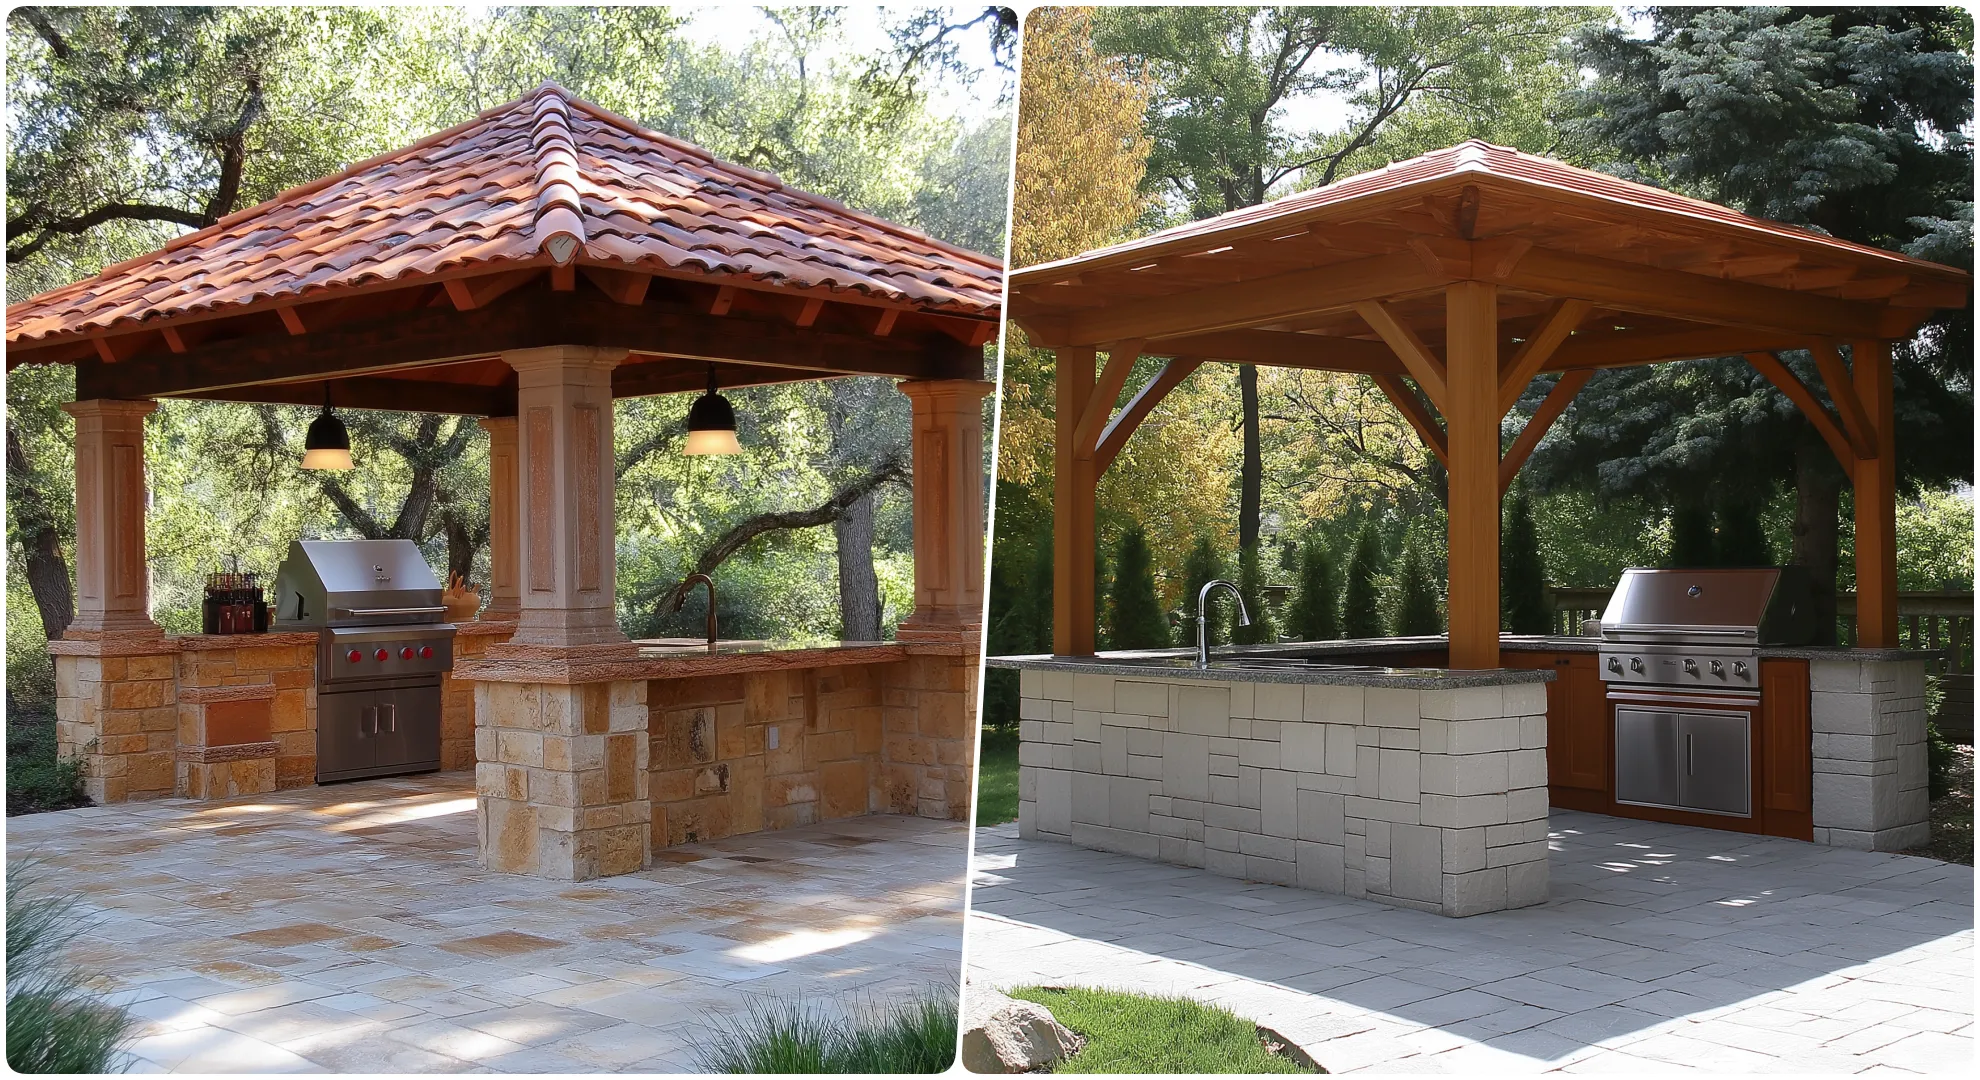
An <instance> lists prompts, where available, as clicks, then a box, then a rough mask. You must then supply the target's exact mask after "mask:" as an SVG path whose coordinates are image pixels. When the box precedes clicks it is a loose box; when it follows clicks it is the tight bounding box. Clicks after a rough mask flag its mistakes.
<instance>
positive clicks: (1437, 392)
mask: <svg viewBox="0 0 1980 1080" xmlns="http://www.w3.org/2000/svg"><path fill="white" fill-rule="evenodd" d="M1354 310H1355V311H1356V313H1358V314H1359V315H1360V316H1361V318H1362V321H1363V322H1366V323H1367V324H1368V325H1369V327H1370V328H1371V329H1373V330H1374V331H1375V332H1376V333H1377V334H1379V335H1381V338H1382V340H1383V341H1386V342H1388V343H1389V348H1391V349H1394V350H1395V353H1396V356H1397V357H1399V358H1401V360H1402V362H1403V366H1404V367H1406V368H1408V369H1409V375H1410V378H1413V379H1415V380H1416V385H1418V386H1421V387H1422V388H1423V392H1424V393H1425V394H1427V395H1429V398H1430V403H1431V404H1432V405H1436V406H1438V407H1439V408H1442V407H1443V401H1444V360H1443V358H1442V357H1440V356H1438V355H1437V354H1436V353H1434V352H1432V351H1431V350H1430V346H1428V345H1425V344H1424V343H1423V339H1422V338H1421V337H1418V336H1417V334H1416V331H1415V330H1413V329H1411V328H1410V325H1409V324H1408V323H1406V322H1403V321H1402V320H1401V319H1399V318H1397V317H1396V313H1395V312H1393V311H1391V310H1389V306H1388V305H1387V304H1384V303H1382V302H1381V301H1378V300H1370V301H1366V302H1364V303H1359V304H1356V305H1355V306H1354Z"/></svg>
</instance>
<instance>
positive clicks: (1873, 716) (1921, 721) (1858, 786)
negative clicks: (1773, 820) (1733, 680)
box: [1808, 649, 1932, 851]
mask: <svg viewBox="0 0 1980 1080" xmlns="http://www.w3.org/2000/svg"><path fill="white" fill-rule="evenodd" d="M1859 655H1861V654H1859ZM1869 655H1876V654H1869ZM1884 655H1885V656H1886V657H1888V658H1887V659H1875V660H1873V659H1857V658H1853V657H1843V658H1837V659H1833V660H1812V661H1810V662H1809V664H1808V684H1809V710H1808V711H1809V721H1810V727H1811V729H1812V730H1811V733H1810V734H1811V739H1810V750H1811V755H1810V756H1811V759H1812V760H1811V767H1812V769H1813V773H1814V776H1813V781H1814V782H1813V786H1812V795H1813V805H1812V808H1811V809H1812V811H1813V814H1812V817H1813V822H1814V834H1813V838H1814V840H1815V842H1816V843H1818V844H1830V845H1833V846H1835V847H1849V848H1857V849H1860V850H1864V851H1904V850H1906V849H1908V848H1914V847H1918V846H1920V845H1922V844H1924V843H1925V842H1926V841H1927V840H1929V839H1931V832H1932V826H1931V810H1932V807H1931V792H1930V787H1931V773H1930V766H1929V763H1928V761H1927V757H1926V749H1925V661H1924V660H1922V659H1905V658H1903V657H1902V654H1901V653H1899V652H1898V650H1895V649H1892V650H1889V652H1887V653H1885V654H1884Z"/></svg>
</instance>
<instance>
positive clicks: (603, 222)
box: [7, 85, 1003, 343]
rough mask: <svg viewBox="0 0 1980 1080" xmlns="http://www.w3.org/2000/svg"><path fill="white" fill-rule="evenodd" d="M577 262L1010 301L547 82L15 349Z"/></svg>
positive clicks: (47, 326)
mask: <svg viewBox="0 0 1980 1080" xmlns="http://www.w3.org/2000/svg"><path fill="white" fill-rule="evenodd" d="M573 248H575V250H572V249H573ZM569 258H575V259H576V260H577V261H578V262H580V263H584V264H590V265H600V264H602V265H606V266H613V265H621V266H624V267H625V268H628V269H632V268H637V269H642V270H647V271H651V272H656V273H665V274H673V275H682V274H685V275H701V276H706V277H711V278H718V279H730V280H732V281H734V282H735V283H737V284H745V285H746V284H748V283H750V282H761V283H765V284H772V285H780V286H796V287H802V288H820V289H826V290H830V291H834V292H854V293H858V294H862V295H863V296H865V297H867V298H870V299H872V300H876V301H879V302H882V303H886V304H890V305H894V306H899V307H903V308H910V309H915V310H921V311H930V312H946V313H952V314H961V315H989V316H994V315H996V314H997V313H998V311H999V310H1000V304H1001V297H1002V294H1003V271H1002V264H1001V263H1000V261H999V260H996V259H993V258H991V257H989V256H986V255H981V254H978V253H976V252H972V251H968V250H965V249H963V248H960V247H956V246H954V245H951V244H946V243H943V242H941V241H939V240H934V239H931V238H930V237H927V236H924V235H922V234H921V233H918V232H915V231H914V230H912V229H908V228H905V227H903V226H900V225H895V224H892V223H890V222H886V221H882V220H881V219H879V218H876V217H873V216H871V215H869V214H864V213H861V212H859V211H857V210H852V209H849V208H848V207H845V206H843V205H840V204H839V203H837V202H834V201H832V200H830V199H827V198H824V197H822V196H819V195H813V194H810V193H808V192H804V191H799V190H797V189H795V188H791V187H787V186H785V185H784V184H783V183H782V182H781V181H779V180H778V179H777V178H776V177H774V176H771V175H770V174H768V173H762V172H758V171H756V170H753V169H748V168H744V167H741V166H738V165H731V164H728V163H726V162H722V161H718V160H716V159H715V158H714V157H712V156H711V155H709V153H708V152H707V151H705V150H702V149H701V148H699V147H696V146H694V145H692V144H689V143H686V142H682V141H680V140H678V139H674V138H670V137H668V136H666V135H662V134H659V133H657V132H652V131H647V130H645V129H642V128H640V127H639V126H638V125H636V124H634V123H632V122H631V121H629V120H627V119H625V118H623V117H620V116H617V115H614V114H612V113H610V112H607V111H605V110H603V109H600V108H598V107H597V106H595V105H592V104H589V103H588V102H584V101H580V100H577V99H576V98H573V97H571V96H570V95H569V94H568V93H566V92H565V91H564V90H563V89H562V88H560V87H557V86H552V85H545V86H543V87H542V88H540V89H538V90H537V91H536V92H534V93H532V94H530V95H529V96H527V97H525V98H522V99H520V100H518V101H514V102H510V103H509V104H507V105H503V106H501V107H499V108H495V109H491V110H489V111H488V112H485V113H483V114H481V115H480V116H478V117H476V118H475V119H473V120H470V121H468V122H467V123H464V124H460V125H457V126H455V127H453V128H449V129H448V130H446V131H443V132H440V133H439V134H436V135H433V136H431V137H429V138H427V139H424V140H422V141H420V142H418V143H415V144H413V145H412V146H409V147H406V148H404V149H402V150H397V151H394V152H392V153H390V154H385V155H382V156H380V157H376V158H373V159H371V160H369V161H364V162H360V163H358V164H356V165H353V166H351V167H350V168H348V169H346V170H345V171H343V172H342V173H339V174H337V175H335V176H331V177H326V178H324V179H321V180H318V181H315V182H313V183H310V184H305V185H303V186H302V187H298V188H294V189H291V190H289V191H285V192H283V193H282V194H280V195H278V196H276V197H275V198H273V199H270V200H269V201H267V202H265V203H262V204H261V205H259V206H254V207H250V208H248V209H246V210H242V211H239V212H237V213H235V214H232V215H229V216H228V217H226V218H223V219H222V220H221V221H220V222H219V223H218V224H216V225H213V226H211V227H209V228H206V229H202V230H200V231H198V232H195V233H190V234H187V235H185V236H181V237H179V238H177V239H175V240H173V241H172V242H171V243H169V244H167V245H166V246H165V247H164V248H163V249H162V250H159V251H156V252H153V253H151V254H149V255H145V256H142V257H139V258H137V259H133V260H130V261H128V262H124V263H120V264H118V265H116V266H112V267H109V268H107V269H105V270H104V271H103V272H102V273H100V274H98V275H96V276H95V277H92V278H88V279H85V280H83V281H78V282H75V283H73V284H70V285H65V286H63V287H61V288H58V289H52V290H50V291H48V292H45V293H42V294H40V295H39V296H34V297H30V298H28V299H26V300H23V301H21V302H20V303H17V304H14V305H11V306H9V307H8V308H7V341H8V342H10V343H13V342H26V341H38V340H42V339H46V338H49V337H52V336H55V335H68V334H79V333H80V334H86V333H89V332H91V331H98V330H105V329H109V330H113V331H114V330H118V329H135V326H134V325H133V322H134V321H135V320H152V319H165V318H171V317H174V316H180V315H190V314H194V313H200V312H210V311H216V310H221V309H226V308H230V307H246V306H249V305H254V304H259V303H267V302H275V303H280V302H284V301H294V300H297V299H314V298H317V297H318V296H323V297H328V296H330V295H334V294H335V293H336V292H338V291H341V290H346V289H351V288H355V287H359V286H363V285H366V284H374V283H377V282H381V281H398V280H402V279H404V280H407V281H408V283H410V282H411V281H413V280H416V279H417V278H419V277H420V276H423V275H437V274H448V275H449V276H460V272H461V271H463V270H472V269H474V268H477V267H486V268H487V269H488V270H489V271H498V270H501V269H504V267H503V266H502V264H504V263H508V264H512V265H521V264H538V265H549V264H550V263H551V262H553V261H564V260H566V259H569ZM119 324H123V325H121V326H120V325H119Z"/></svg>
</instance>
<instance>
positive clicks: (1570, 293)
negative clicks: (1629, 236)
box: [1506, 247, 1886, 338]
mask: <svg viewBox="0 0 1980 1080" xmlns="http://www.w3.org/2000/svg"><path fill="white" fill-rule="evenodd" d="M1506 284H1507V285H1510V286H1512V287H1513V288H1516V289H1521V290H1523V291H1527V292H1537V293H1540V294H1542V295H1545V296H1557V297H1573V298H1575V299H1579V300H1589V301H1593V302H1595V303H1598V304H1601V305H1603V306H1605V307H1614V308H1617V309H1620V310H1624V311H1641V312H1645V313H1647V314H1652V315H1668V316H1671V317H1673V318H1679V319H1690V320H1695V321H1699V322H1710V323H1720V324H1724V325H1727V326H1745V327H1750V328H1752V329H1755V330H1779V331H1783V332H1785V333H1793V334H1803V335H1817V336H1822V337H1841V338H1855V337H1876V336H1877V335H1878V333H1879V332H1880V330H1881V329H1882V327H1883V325H1884V323H1885V321H1886V320H1885V318H1884V317H1883V313H1882V312H1880V311H1879V310H1878V309H1877V308H1876V307H1874V306H1872V305H1869V304H1863V303H1859V302H1856V301H1850V300H1838V299H1836V298H1835V297H1833V296H1822V295H1820V294H1817V293H1800V292H1794V291H1792V290H1788V289H1775V288H1770V287H1768V286H1765V285H1754V284H1750V283H1748V282H1742V281H1728V280H1724V279H1721V278H1710V277H1704V276H1701V275H1699V274H1689V273H1685V272H1683V271H1681V270H1662V269H1658V268H1656V267H1651V266H1642V265H1638V264H1635V263H1626V262H1617V261H1615V260H1613V259H1601V258H1596V257H1594V256H1590V255H1574V254H1570V253H1568V252H1564V251H1556V250H1554V249H1552V248H1542V247H1536V248H1534V249H1533V250H1531V251H1529V252H1527V253H1526V256H1525V257H1524V258H1522V259H1521V260H1520V261H1519V265H1518V266H1517V267H1515V268H1514V269H1513V271H1512V273H1511V274H1509V275H1507V276H1506Z"/></svg>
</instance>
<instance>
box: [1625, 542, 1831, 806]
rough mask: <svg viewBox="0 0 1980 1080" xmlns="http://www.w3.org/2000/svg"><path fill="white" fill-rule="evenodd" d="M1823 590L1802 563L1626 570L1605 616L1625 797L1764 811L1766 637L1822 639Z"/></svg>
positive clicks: (1771, 640) (1784, 641)
mask: <svg viewBox="0 0 1980 1080" xmlns="http://www.w3.org/2000/svg"><path fill="white" fill-rule="evenodd" d="M1814 601H1815V594H1814V590H1813V588H1812V587H1811V585H1810V582H1809V580H1808V578H1807V576H1806V575H1805V574H1804V573H1802V572H1800V571H1798V570H1796V569H1795V568H1793V567H1785V568H1776V567H1767V568H1760V569H1753V570H1740V569H1713V570H1640V569H1636V570H1625V571H1624V572H1623V576H1622V580H1621V581H1620V582H1618V583H1617V585H1616V591H1615V593H1614V595H1613V596H1611V597H1610V598H1609V607H1608V610H1606V611H1604V612H1603V613H1602V622H1601V627H1602V630H1601V633H1602V649H1601V673H1602V679H1603V681H1604V682H1607V683H1608V684H1609V692H1608V700H1609V702H1610V704H1611V705H1612V706H1613V709H1614V740H1613V745H1614V748H1615V776H1616V780H1615V799H1616V801H1617V802H1619V803H1629V804H1632V805H1637V806H1655V807H1664V808H1669V809H1677V810H1689V811H1693V812H1698V813H1706V814H1720V815H1725V816H1730V817H1751V816H1753V799H1752V770H1753V725H1754V719H1755V714H1756V713H1757V712H1758V710H1759V708H1760V703H1761V680H1760V647H1761V646H1763V645H1802V644H1807V643H1809V642H1810V641H1813V640H1814V639H1815V636H1816V630H1817V627H1818V623H1817V621H1816V616H1815V603H1814Z"/></svg>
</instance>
